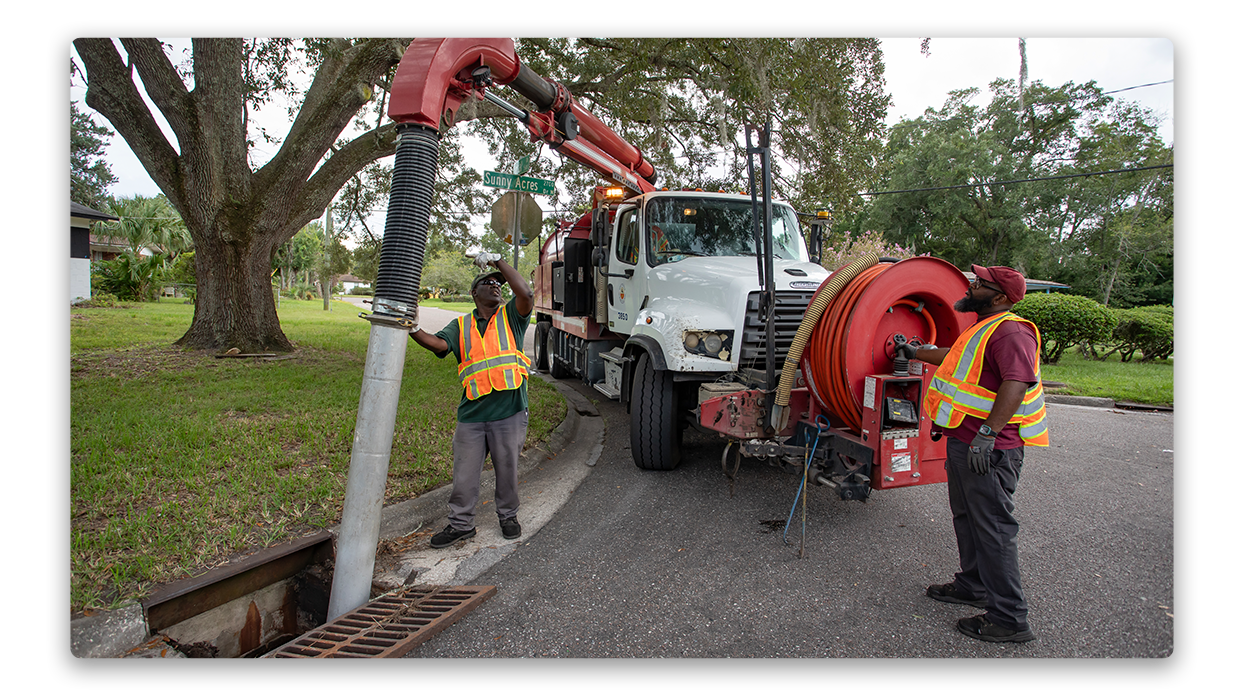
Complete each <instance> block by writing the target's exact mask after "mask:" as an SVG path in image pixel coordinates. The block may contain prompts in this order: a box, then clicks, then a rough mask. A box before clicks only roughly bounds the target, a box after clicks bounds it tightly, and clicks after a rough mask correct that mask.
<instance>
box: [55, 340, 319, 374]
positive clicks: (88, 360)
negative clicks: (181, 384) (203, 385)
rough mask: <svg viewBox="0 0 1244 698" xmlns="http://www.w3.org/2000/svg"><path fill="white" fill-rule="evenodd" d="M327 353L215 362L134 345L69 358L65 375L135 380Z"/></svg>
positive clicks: (212, 357)
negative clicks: (198, 369) (171, 373)
mask: <svg viewBox="0 0 1244 698" xmlns="http://www.w3.org/2000/svg"><path fill="white" fill-rule="evenodd" d="M330 354H331V352H328V351H324V350H322V349H315V348H311V347H300V348H298V349H297V350H296V351H295V352H294V353H292V354H278V355H276V356H275V357H271V358H246V359H218V358H216V354H215V352H204V351H191V350H185V349H179V348H177V347H172V346H163V345H155V346H136V347H130V348H126V349H106V350H87V351H79V352H75V353H74V354H73V355H71V356H70V357H69V375H70V376H71V377H73V378H98V377H105V376H106V377H110V378H125V379H135V378H142V377H144V376H148V375H151V374H153V373H156V372H159V371H172V372H178V371H186V370H189V369H193V368H201V367H204V366H224V365H236V363H238V362H247V363H251V364H262V365H265V366H266V365H270V364H271V362H273V361H280V362H282V363H286V364H288V363H291V362H292V363H295V364H306V365H313V364H316V363H318V362H321V361H324V360H325V359H326V358H327V357H328V356H329V355H330Z"/></svg>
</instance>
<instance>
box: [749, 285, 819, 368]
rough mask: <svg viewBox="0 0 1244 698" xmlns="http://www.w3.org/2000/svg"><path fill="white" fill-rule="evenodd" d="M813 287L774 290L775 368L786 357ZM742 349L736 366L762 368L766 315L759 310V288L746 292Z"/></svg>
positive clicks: (763, 362) (779, 365) (812, 293)
mask: <svg viewBox="0 0 1244 698" xmlns="http://www.w3.org/2000/svg"><path fill="white" fill-rule="evenodd" d="M814 295H816V291H777V292H776V294H775V296H776V300H775V303H774V305H775V306H776V312H775V313H774V316H773V330H774V342H773V346H774V352H775V353H776V354H777V362H776V363H775V364H774V366H775V367H776V369H777V370H778V371H781V370H782V363H783V362H785V361H786V353H787V352H788V351H790V344H791V342H792V341H794V339H795V333H796V332H797V331H798V330H799V323H800V322H803V314H804V311H806V310H807V309H808V304H809V303H811V302H812V297H813V296H814ZM741 351H742V353H741V354H740V355H739V368H763V367H764V364H765V319H764V318H763V317H761V314H760V291H753V292H751V293H750V294H748V296H747V316H746V317H745V318H744V320H743V342H742V347H741Z"/></svg>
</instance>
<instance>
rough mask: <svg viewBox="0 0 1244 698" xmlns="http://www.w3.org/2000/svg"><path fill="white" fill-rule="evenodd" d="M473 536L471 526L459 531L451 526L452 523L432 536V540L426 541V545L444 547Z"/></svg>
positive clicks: (473, 530) (473, 532) (473, 531)
mask: <svg viewBox="0 0 1244 698" xmlns="http://www.w3.org/2000/svg"><path fill="white" fill-rule="evenodd" d="M474 537H475V529H474V528H471V529H469V530H466V531H459V530H458V529H456V528H454V527H453V524H450V525H448V526H446V527H445V530H443V531H441V532H440V533H438V534H436V535H434V536H432V540H431V542H429V543H428V545H431V546H432V547H433V548H445V547H448V546H451V545H453V544H454V543H457V542H458V541H460V540H466V539H468V538H474Z"/></svg>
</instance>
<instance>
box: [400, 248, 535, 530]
mask: <svg viewBox="0 0 1244 698" xmlns="http://www.w3.org/2000/svg"><path fill="white" fill-rule="evenodd" d="M475 261H476V264H479V265H480V267H481V268H482V269H484V272H483V273H481V274H480V275H479V276H477V277H475V280H474V281H472V282H471V298H472V299H473V300H474V301H475V310H474V311H472V312H471V313H470V314H468V315H463V316H462V317H460V318H458V319H456V320H454V321H453V322H451V323H449V324H448V325H446V326H445V327H444V329H442V330H441V331H440V332H437V333H436V334H434V335H433V334H428V333H427V332H424V331H423V330H421V329H415V330H413V331H411V333H410V336H411V339H413V340H415V342H416V343H417V344H418V345H419V346H421V347H423V348H425V349H427V350H428V351H431V352H432V353H434V354H436V356H438V357H440V358H444V357H446V356H448V355H449V354H450V353H452V354H453V355H454V356H455V357H456V358H457V359H458V378H459V379H460V380H461V381H462V401H461V402H460V403H459V404H458V426H457V428H456V429H455V431H454V484H453V492H452V493H451V494H450V496H449V525H448V526H446V527H445V529H444V530H442V531H441V532H440V533H437V534H436V535H434V536H432V541H431V546H432V547H433V548H444V547H447V546H449V545H453V544H454V543H457V542H458V541H462V540H466V539H468V538H472V537H474V536H475V505H476V504H477V503H478V501H479V487H480V473H481V472H482V471H483V468H484V458H485V457H487V456H488V455H489V454H491V455H492V467H493V471H494V473H495V475H496V502H497V518H498V519H499V520H500V526H501V534H502V536H504V537H505V538H507V539H514V538H518V537H519V536H520V535H522V527H521V526H520V525H519V523H518V458H519V455H520V454H521V453H522V450H523V442H524V441H526V439H527V368H528V366H529V365H530V364H531V362H530V360H529V359H528V358H527V356H526V355H525V354H524V353H523V337H524V335H525V334H526V332H527V325H528V323H529V322H530V319H531V311H532V308H533V307H534V305H535V299H534V296H533V295H532V292H531V287H530V286H528V285H527V282H526V280H524V279H523V277H522V275H520V274H519V273H518V270H516V269H515V268H514V267H512V266H510V265H509V264H507V263H506V262H505V261H503V260H502V259H501V256H500V255H497V254H491V253H482V254H480V255H477V257H476V260H475ZM488 267H492V269H491V270H489V269H488ZM503 284H509V285H510V289H511V290H512V291H513V292H514V297H513V298H511V299H510V301H509V302H508V303H503V301H504V297H503V296H502V295H501V286H502V285H503Z"/></svg>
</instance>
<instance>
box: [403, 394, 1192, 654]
mask: <svg viewBox="0 0 1244 698" xmlns="http://www.w3.org/2000/svg"><path fill="white" fill-rule="evenodd" d="M578 389H579V390H580V392H581V393H582V394H583V395H585V396H587V397H589V398H591V399H593V400H594V401H595V400H596V399H597V398H601V396H599V395H598V394H596V393H595V391H593V390H592V389H590V388H588V387H586V386H582V385H581V384H579V388H578ZM598 407H599V409H600V411H601V414H602V415H603V416H604V419H605V424H606V435H605V444H604V451H603V455H602V457H601V458H600V461H599V462H598V463H597V465H596V466H595V467H594V468H593V469H592V472H591V474H589V475H588V476H587V477H586V478H585V479H584V480H583V482H582V483H581V484H580V485H579V486H578V488H577V489H576V490H575V491H574V493H573V495H572V496H571V497H570V499H569V501H568V502H567V503H566V504H565V505H564V506H563V507H562V509H561V510H560V511H559V512H558V513H557V514H556V515H554V516H553V517H552V519H551V520H550V521H549V522H548V523H546V524H545V525H544V527H543V528H542V529H540V530H539V531H538V532H537V533H536V534H535V535H533V536H531V537H530V539H526V540H525V541H524V542H523V543H522V544H521V545H519V546H518V548H517V549H516V550H515V551H514V552H513V553H511V554H510V555H508V556H507V557H505V558H504V559H503V560H501V561H500V562H498V563H497V564H495V565H493V566H491V567H490V568H488V569H487V570H485V571H484V572H483V573H481V574H480V575H479V576H478V577H476V578H475V579H473V580H472V581H471V583H472V584H490V585H496V587H497V595H496V596H494V597H493V598H492V599H490V600H489V601H488V602H486V603H485V604H483V605H482V606H481V607H480V608H479V609H477V610H475V611H473V612H472V613H471V614H469V615H468V616H467V617H465V618H464V619H463V620H461V621H459V622H458V623H457V624H455V625H454V626H452V627H451V628H449V629H447V630H446V631H444V632H443V633H441V634H440V635H438V636H437V637H435V638H433V639H432V640H430V641H428V642H427V643H425V644H423V645H421V646H420V647H418V648H417V649H416V650H414V651H413V652H412V653H411V654H410V655H409V656H411V657H584V658H598V657H1166V656H1169V655H1170V654H1171V652H1172V651H1173V643H1174V639H1173V626H1174V614H1175V613H1176V609H1175V606H1174V564H1173V557H1174V552H1173V548H1174V530H1173V529H1174V526H1173V481H1172V471H1173V465H1174V454H1173V449H1174V446H1173V440H1174V416H1173V414H1171V413H1137V412H1123V411H1119V410H1110V409H1101V408H1089V407H1078V406H1069V405H1050V407H1049V419H1050V425H1051V434H1052V436H1051V440H1052V442H1053V445H1052V446H1051V447H1050V448H1047V449H1039V448H1030V449H1028V453H1027V458H1026V463H1025V466H1024V469H1023V473H1022V475H1021V479H1020V484H1019V490H1018V493H1017V496H1016V503H1017V516H1018V518H1019V520H1020V525H1021V530H1020V539H1019V546H1020V568H1021V574H1022V578H1023V583H1024V588H1025V591H1026V593H1027V596H1028V602H1029V606H1030V623H1031V625H1032V627H1033V630H1034V632H1035V633H1036V635H1037V640H1036V641H1034V642H1030V643H1026V644H1023V645H1013V644H989V643H983V642H979V641H977V640H973V639H971V638H968V637H966V636H964V635H962V634H960V633H959V632H957V631H956V630H955V628H954V623H955V620H956V619H958V618H960V617H964V616H968V615H975V614H976V613H979V611H978V610H977V609H974V608H972V607H969V606H958V605H948V604H943V603H939V602H936V601H933V600H931V599H929V598H927V597H925V596H924V589H925V587H926V586H927V585H929V584H932V583H940V582H946V581H950V579H951V575H952V574H953V573H954V571H955V570H956V568H957V553H956V550H955V542H954V535H953V532H952V530H951V526H950V521H949V510H948V505H947V502H946V486H945V485H944V484H935V485H924V486H919V487H913V488H905V489H902V490H895V491H887V492H874V493H873V496H872V498H871V499H870V500H869V501H868V502H867V503H863V504H861V503H857V502H843V501H840V500H838V499H837V498H836V497H834V496H832V495H831V494H830V493H829V492H828V491H827V490H826V489H825V488H821V487H814V488H812V489H811V491H810V494H809V498H808V505H807V509H808V520H807V524H806V536H805V539H804V548H805V553H804V557H803V558H802V559H800V558H799V557H798V550H799V538H800V522H799V512H798V511H796V512H795V519H794V520H793V521H792V523H791V525H790V529H789V531H788V532H787V533H786V534H785V538H786V542H784V541H783V530H782V525H777V527H776V530H775V528H774V524H772V523H769V522H773V521H775V520H782V521H783V522H784V521H785V519H786V517H787V515H788V514H789V513H790V510H791V506H792V503H793V502H794V499H795V494H796V489H797V487H798V476H796V475H793V474H787V473H784V472H782V471H781V470H778V469H775V468H771V467H768V466H765V465H762V464H760V463H758V462H755V461H744V463H743V466H742V468H741V470H740V471H739V473H738V476H737V479H736V482H735V487H734V492H733V496H732V495H731V491H730V487H729V483H728V480H727V479H726V477H725V476H724V475H723V473H722V470H721V464H720V447H721V444H720V442H718V441H716V440H715V439H712V438H710V437H702V436H699V435H696V436H695V437H694V438H691V439H689V441H690V444H689V446H690V447H689V448H688V449H687V451H686V452H685V456H684V459H685V460H684V462H683V464H682V465H681V466H680V467H679V468H678V469H677V470H675V471H673V472H669V473H654V472H644V471H640V470H639V469H637V468H636V467H635V466H634V465H633V464H632V462H631V459H630V451H629V436H628V416H627V415H626V413H625V412H624V410H623V409H622V408H621V406H620V405H618V404H616V403H613V402H609V401H607V400H604V399H603V398H601V399H600V400H599V402H598ZM520 517H521V513H520Z"/></svg>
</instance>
